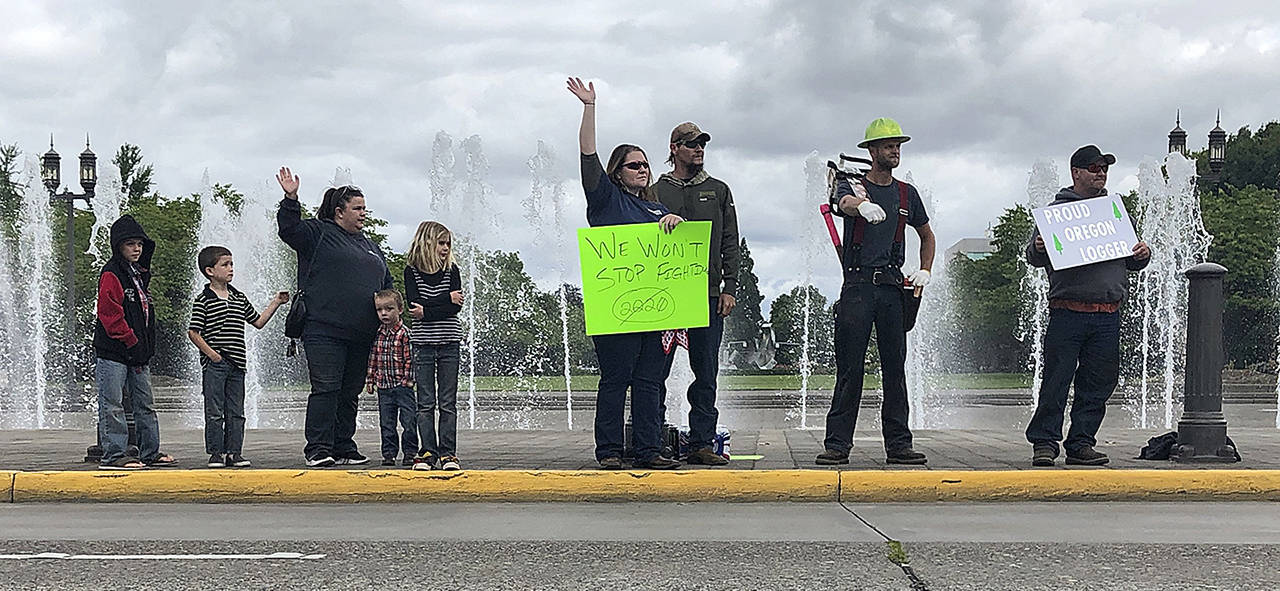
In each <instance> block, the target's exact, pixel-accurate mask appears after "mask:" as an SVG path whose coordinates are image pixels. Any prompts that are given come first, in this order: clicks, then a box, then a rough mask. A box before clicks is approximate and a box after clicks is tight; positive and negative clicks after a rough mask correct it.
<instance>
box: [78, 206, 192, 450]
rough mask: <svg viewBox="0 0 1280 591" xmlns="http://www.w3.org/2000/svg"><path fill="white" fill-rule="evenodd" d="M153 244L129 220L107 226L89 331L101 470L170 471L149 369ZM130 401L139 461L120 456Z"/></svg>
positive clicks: (153, 325) (152, 341) (152, 324)
mask: <svg viewBox="0 0 1280 591" xmlns="http://www.w3.org/2000/svg"><path fill="white" fill-rule="evenodd" d="M155 249H156V243H155V241H153V240H151V239H150V238H148V237H147V234H146V232H144V231H143V230H142V226H141V225H139V224H138V222H136V221H134V219H133V217H131V216H127V215H126V216H122V217H121V218H120V219H118V220H116V221H115V223H113V224H111V253H112V255H111V260H109V261H107V264H106V265H104V266H103V267H102V273H101V274H99V276H98V303H97V318H96V319H95V321H94V327H93V349H94V354H95V356H96V362H95V366H94V379H95V382H96V383H97V387H98V435H99V439H100V444H101V445H102V463H101V467H102V468H104V469H113V470H134V469H138V468H143V467H145V466H146V465H151V466H171V465H173V464H176V463H177V461H176V460H174V459H173V458H172V457H170V456H168V455H166V454H162V453H160V424H159V422H158V421H157V419H156V411H155V409H154V408H153V407H152V396H151V370H150V368H149V367H148V363H150V362H151V355H152V353H154V352H155V335H156V313H155V306H154V305H153V303H152V301H151V292H150V291H148V288H149V287H150V285H151V269H150V266H151V256H152V254H154V253H155ZM126 395H127V396H129V397H130V400H131V401H132V403H133V404H132V406H133V416H134V420H135V422H136V424H137V429H138V455H139V456H140V457H139V458H133V457H128V456H126V454H125V450H126V446H127V445H128V443H129V428H128V425H127V424H126V423H125V416H124V400H123V397H124V396H126Z"/></svg>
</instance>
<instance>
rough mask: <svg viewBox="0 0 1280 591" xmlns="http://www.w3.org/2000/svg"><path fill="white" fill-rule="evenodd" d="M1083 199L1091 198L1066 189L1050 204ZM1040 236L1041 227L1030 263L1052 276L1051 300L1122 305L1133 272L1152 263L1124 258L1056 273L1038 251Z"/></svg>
mask: <svg viewBox="0 0 1280 591" xmlns="http://www.w3.org/2000/svg"><path fill="white" fill-rule="evenodd" d="M1106 194H1107V192H1106V190H1105V189H1104V190H1103V191H1102V192H1101V193H1099V194H1098V195H1095V196H1094V197H1102V196H1103V195H1106ZM1081 199H1091V198H1090V197H1082V196H1080V195H1078V194H1077V193H1076V192H1075V191H1073V190H1071V187H1066V188H1064V189H1062V190H1061V191H1058V195H1057V197H1055V198H1054V200H1053V203H1051V204H1050V205H1059V204H1062V203H1069V202H1072V201H1080V200H1081ZM1039 235H1040V229H1039V228H1036V230H1035V232H1032V234H1031V242H1030V243H1028V244H1027V263H1029V264H1030V265H1031V266H1033V267H1041V268H1043V269H1044V270H1045V271H1047V272H1048V273H1049V299H1051V300H1071V301H1075V302H1086V303H1096V304H1111V303H1119V302H1121V301H1123V300H1124V298H1125V295H1126V293H1127V292H1128V290H1129V271H1141V270H1142V269H1144V268H1146V266H1147V263H1149V262H1151V259H1150V258H1147V259H1144V260H1141V261H1139V260H1137V259H1135V258H1133V256H1132V255H1130V256H1128V257H1125V258H1123V259H1113V260H1110V261H1102V262H1100V263H1093V264H1089V265H1083V266H1080V267H1072V268H1070V269H1063V270H1061V271H1055V270H1054V269H1053V264H1052V263H1050V262H1049V253H1048V252H1040V251H1038V250H1036V237H1037V236H1039Z"/></svg>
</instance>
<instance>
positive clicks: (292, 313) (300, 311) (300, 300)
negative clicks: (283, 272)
mask: <svg viewBox="0 0 1280 591" xmlns="http://www.w3.org/2000/svg"><path fill="white" fill-rule="evenodd" d="M315 262H316V254H315V253H314V252H312V253H311V260H310V261H308V262H307V274H306V275H303V276H302V280H303V281H299V282H298V291H296V292H294V294H293V297H292V298H289V315H288V316H285V317H284V336H286V337H289V338H291V339H300V338H302V329H303V327H304V326H305V325H306V323H307V300H306V297H305V296H306V294H307V290H306V288H305V286H304V285H303V282H304V281H305V282H309V281H311V268H312V265H314V264H315ZM290 348H291V349H292V348H293V347H292V346H290Z"/></svg>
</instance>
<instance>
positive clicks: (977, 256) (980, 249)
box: [944, 238, 996, 261]
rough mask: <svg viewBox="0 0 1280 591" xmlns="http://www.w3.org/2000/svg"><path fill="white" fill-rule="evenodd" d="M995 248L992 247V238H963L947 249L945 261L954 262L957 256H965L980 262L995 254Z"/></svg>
mask: <svg viewBox="0 0 1280 591" xmlns="http://www.w3.org/2000/svg"><path fill="white" fill-rule="evenodd" d="M995 251H996V248H995V246H992V244H991V239H990V238H961V239H960V240H959V241H958V242H956V243H955V244H952V245H951V247H950V248H948V249H947V251H946V253H944V256H946V259H945V260H948V261H950V260H952V259H954V258H956V255H961V254H962V255H964V256H966V257H968V258H969V260H971V261H980V260H982V259H985V258H987V257H989V256H991V253H993V252H995Z"/></svg>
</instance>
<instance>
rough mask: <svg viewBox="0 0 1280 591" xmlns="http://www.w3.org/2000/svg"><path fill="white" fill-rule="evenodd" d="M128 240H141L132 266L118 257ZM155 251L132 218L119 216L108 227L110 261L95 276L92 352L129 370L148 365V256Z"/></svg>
mask: <svg viewBox="0 0 1280 591" xmlns="http://www.w3.org/2000/svg"><path fill="white" fill-rule="evenodd" d="M130 238H141V239H142V256H141V257H139V258H138V262H137V263H136V264H130V263H129V261H128V260H126V259H125V258H124V255H123V254H121V253H120V245H121V244H122V243H123V242H124V241H125V240H128V239H130ZM155 251H156V243H155V241H154V240H152V239H151V238H150V237H148V236H147V233H146V232H144V231H143V230H142V226H141V225H140V224H138V222H137V221H135V220H134V219H133V216H128V215H125V216H121V217H120V219H118V220H116V221H115V223H113V224H111V260H109V261H107V264H106V265H103V267H102V272H101V273H100V274H99V275H98V305H97V317H96V318H95V319H94V326H93V349H94V352H95V353H96V354H97V356H98V357H101V358H103V359H108V360H111V361H115V362H118V363H123V364H125V365H129V366H133V367H137V366H142V365H146V364H148V363H150V361H151V355H152V354H154V353H155V336H156V328H155V327H156V312H155V304H154V303H153V302H152V299H151V292H150V286H151V256H152V255H153V254H155ZM131 267H132V268H131ZM135 268H136V274H137V276H136V278H135V276H134V275H135V270H134V269H135Z"/></svg>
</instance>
